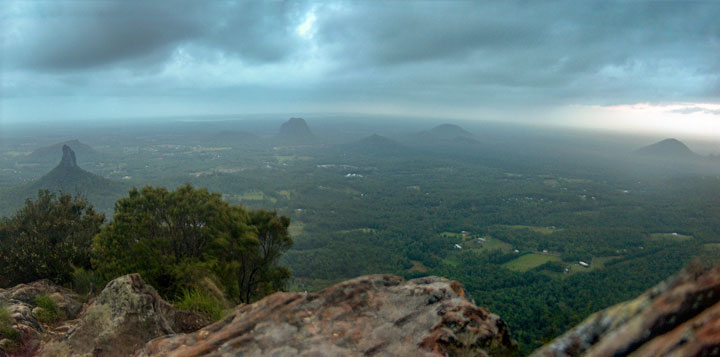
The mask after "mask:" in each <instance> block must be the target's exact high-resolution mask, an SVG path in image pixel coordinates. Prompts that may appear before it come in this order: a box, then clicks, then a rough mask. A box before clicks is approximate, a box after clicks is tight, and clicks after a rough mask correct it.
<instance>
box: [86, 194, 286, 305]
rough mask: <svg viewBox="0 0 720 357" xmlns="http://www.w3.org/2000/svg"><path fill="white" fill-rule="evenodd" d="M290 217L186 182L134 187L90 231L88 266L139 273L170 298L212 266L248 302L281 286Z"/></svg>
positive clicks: (110, 274)
mask: <svg viewBox="0 0 720 357" xmlns="http://www.w3.org/2000/svg"><path fill="white" fill-rule="evenodd" d="M289 224H290V219H289V218H287V217H284V216H278V215H277V213H276V212H268V211H262V210H260V211H251V212H248V211H246V210H245V209H244V208H243V207H241V206H232V205H229V204H228V203H227V202H225V201H223V200H222V198H221V196H220V195H219V194H217V193H211V192H208V191H207V190H206V189H195V188H193V187H192V186H191V185H185V186H182V187H179V188H178V189H177V190H175V191H172V192H171V191H168V190H167V189H166V188H163V187H160V188H153V187H144V188H143V189H141V190H137V189H133V190H131V191H130V192H129V194H128V197H125V198H123V199H121V200H119V201H118V202H117V203H116V204H115V215H114V216H113V220H112V221H111V222H110V223H109V224H108V225H107V226H105V227H103V228H102V230H101V231H100V233H99V234H98V235H97V236H96V237H95V239H94V242H93V248H94V249H93V251H94V257H93V266H94V267H95V268H96V269H97V272H98V273H99V275H100V277H101V278H102V279H105V280H110V279H113V278H115V277H117V276H120V275H124V274H128V273H139V274H140V275H141V276H142V277H143V279H145V280H146V281H147V282H148V283H150V284H151V285H153V286H154V287H155V288H156V289H157V290H158V292H159V293H160V295H162V296H163V297H164V298H166V299H170V300H172V299H173V298H175V297H177V296H182V295H183V294H184V289H187V288H188V286H190V287H192V284H189V283H191V282H193V281H198V280H200V279H201V278H203V276H202V275H204V276H207V275H208V274H209V275H212V280H214V281H218V282H221V283H222V285H223V286H224V288H225V293H226V294H227V295H228V296H229V297H230V298H231V299H233V300H238V301H244V302H249V301H251V300H253V299H257V298H260V297H262V296H265V295H266V294H268V293H271V292H274V291H277V290H279V289H282V288H283V287H284V285H285V282H286V281H287V279H288V277H289V272H288V270H287V269H285V268H283V267H279V266H278V265H277V262H278V260H279V258H280V256H281V255H282V254H283V253H284V252H285V251H286V250H287V249H289V248H290V246H291V245H292V239H291V238H290V236H289V235H288V232H287V228H288V225H289ZM193 271H198V272H200V271H202V272H203V274H202V275H201V276H200V279H198V278H196V277H192V276H189V275H188V272H193ZM206 272H207V274H206Z"/></svg>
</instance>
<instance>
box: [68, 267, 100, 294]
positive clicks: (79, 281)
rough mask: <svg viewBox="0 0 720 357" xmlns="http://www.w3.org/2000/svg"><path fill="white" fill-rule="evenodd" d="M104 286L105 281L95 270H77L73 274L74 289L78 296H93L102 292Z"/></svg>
mask: <svg viewBox="0 0 720 357" xmlns="http://www.w3.org/2000/svg"><path fill="white" fill-rule="evenodd" d="M104 286H105V281H104V280H103V279H102V278H101V277H100V275H99V274H98V273H96V272H95V271H93V270H86V269H83V268H76V269H75V271H74V272H73V283H72V287H73V290H75V292H76V293H78V294H82V295H85V296H92V295H95V294H96V293H98V292H100V291H101V290H102V289H103V287H104Z"/></svg>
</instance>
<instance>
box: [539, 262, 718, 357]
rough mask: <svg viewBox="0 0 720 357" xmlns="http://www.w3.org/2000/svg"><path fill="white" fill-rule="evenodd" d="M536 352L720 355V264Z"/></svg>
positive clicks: (598, 316) (681, 277)
mask: <svg viewBox="0 0 720 357" xmlns="http://www.w3.org/2000/svg"><path fill="white" fill-rule="evenodd" d="M532 355H533V356H613V355H614V356H710V355H712V356H716V355H720V266H719V267H715V268H713V269H710V270H706V271H702V272H692V271H687V270H686V271H683V272H681V273H680V274H678V275H677V276H675V277H673V278H671V279H669V280H668V281H666V282H663V283H661V284H659V285H657V286H655V287H654V288H652V289H650V290H649V291H647V292H645V293H644V294H642V295H640V296H639V297H638V298H636V299H635V300H631V301H627V302H623V303H620V304H618V305H615V306H613V307H610V308H608V309H606V310H603V311H600V312H597V313H595V314H593V315H591V316H590V317H588V318H587V319H585V321H583V322H582V323H580V325H578V326H576V327H574V328H573V329H571V330H570V331H568V332H566V333H565V334H564V335H562V336H560V337H558V338H556V339H555V340H553V341H552V342H550V343H549V344H547V345H545V346H543V347H542V348H540V349H538V350H537V351H535V352H534V353H533V354H532Z"/></svg>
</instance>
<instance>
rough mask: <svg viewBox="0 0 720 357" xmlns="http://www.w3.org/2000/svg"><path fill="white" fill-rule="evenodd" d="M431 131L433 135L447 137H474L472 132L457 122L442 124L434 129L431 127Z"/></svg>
mask: <svg viewBox="0 0 720 357" xmlns="http://www.w3.org/2000/svg"><path fill="white" fill-rule="evenodd" d="M430 133H431V134H433V135H437V136H441V137H445V138H455V137H458V136H461V137H472V136H473V135H472V134H470V133H469V132H468V131H466V130H465V129H463V128H461V127H460V126H458V125H455V124H440V125H438V126H436V127H434V128H432V129H430Z"/></svg>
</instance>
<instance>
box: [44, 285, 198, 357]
mask: <svg viewBox="0 0 720 357" xmlns="http://www.w3.org/2000/svg"><path fill="white" fill-rule="evenodd" d="M186 321H188V316H187V313H180V312H177V311H175V309H174V308H173V306H172V305H170V304H169V303H167V302H165V301H164V300H163V299H162V298H161V297H160V296H159V295H158V293H157V292H156V291H155V289H153V287H152V286H150V285H148V284H146V283H145V282H144V281H143V280H142V278H141V277H140V276H139V275H137V274H130V275H125V276H122V277H120V278H117V279H115V280H113V281H111V282H110V283H108V284H107V286H106V287H105V289H103V291H102V292H101V293H100V295H98V296H97V298H95V299H94V300H93V301H92V302H91V303H90V304H89V305H88V306H86V308H85V310H84V311H83V312H82V314H81V315H80V317H79V318H78V319H77V320H76V321H71V322H69V323H67V324H66V325H65V328H66V329H67V330H68V331H67V332H66V333H65V334H64V335H63V336H62V337H61V338H59V339H56V340H55V341H53V342H50V343H48V344H46V345H45V346H43V347H42V349H41V352H42V354H44V355H46V356H70V355H72V356H75V355H91V356H127V355H131V354H132V353H133V352H134V351H135V350H137V349H138V348H140V347H142V346H143V345H144V344H145V343H146V342H147V341H149V340H151V339H153V338H155V337H158V336H163V335H168V334H174V333H178V332H186V331H188V329H187V328H186V327H185V326H183V324H184V323H185V322H186ZM198 327H200V326H198Z"/></svg>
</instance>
